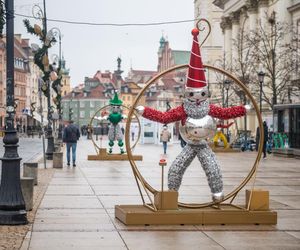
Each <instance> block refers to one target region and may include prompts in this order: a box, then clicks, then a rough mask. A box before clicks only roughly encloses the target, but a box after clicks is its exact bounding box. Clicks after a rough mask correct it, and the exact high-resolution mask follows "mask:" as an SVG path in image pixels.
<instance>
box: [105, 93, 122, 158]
mask: <svg viewBox="0 0 300 250" xmlns="http://www.w3.org/2000/svg"><path fill="white" fill-rule="evenodd" d="M122 103H123V102H122V101H121V100H120V99H119V97H118V94H117V92H115V95H114V97H113V98H112V99H111V100H110V101H109V104H110V106H111V109H110V113H109V116H108V118H107V120H109V121H110V127H109V130H108V139H109V143H108V145H109V153H112V149H113V146H114V142H115V141H117V142H118V146H119V147H120V152H121V154H124V149H123V146H124V143H123V133H122V130H121V127H120V124H119V123H120V122H121V121H122V120H123V119H124V118H125V117H124V116H123V115H122V110H121V105H122Z"/></svg>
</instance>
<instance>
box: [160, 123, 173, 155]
mask: <svg viewBox="0 0 300 250" xmlns="http://www.w3.org/2000/svg"><path fill="white" fill-rule="evenodd" d="M170 139H171V133H170V132H169V130H168V126H167V125H164V126H163V130H162V131H161V133H160V141H161V142H162V143H163V149H164V154H167V147H168V142H169V141H170Z"/></svg>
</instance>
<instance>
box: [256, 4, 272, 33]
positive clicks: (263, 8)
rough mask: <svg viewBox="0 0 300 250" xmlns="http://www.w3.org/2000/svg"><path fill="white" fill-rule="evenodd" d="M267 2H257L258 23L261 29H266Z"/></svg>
mask: <svg viewBox="0 0 300 250" xmlns="http://www.w3.org/2000/svg"><path fill="white" fill-rule="evenodd" d="M268 8H269V0H259V1H258V22H259V24H260V25H261V27H262V29H265V28H266V25H267V16H268Z"/></svg>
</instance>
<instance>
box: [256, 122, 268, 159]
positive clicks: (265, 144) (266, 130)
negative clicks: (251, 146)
mask: <svg viewBox="0 0 300 250" xmlns="http://www.w3.org/2000/svg"><path fill="white" fill-rule="evenodd" d="M263 129H264V141H263V159H266V157H267V141H268V140H269V128H268V125H267V122H266V121H264V122H263ZM259 140H260V131H259V127H257V129H256V151H257V150H258V145H259Z"/></svg>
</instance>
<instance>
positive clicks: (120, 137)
mask: <svg viewBox="0 0 300 250" xmlns="http://www.w3.org/2000/svg"><path fill="white" fill-rule="evenodd" d="M115 133H116V137H115V138H116V140H117V141H118V146H119V147H120V152H121V154H124V149H123V146H124V143H123V133H122V130H121V127H120V125H119V124H117V125H116V127H115Z"/></svg>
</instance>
